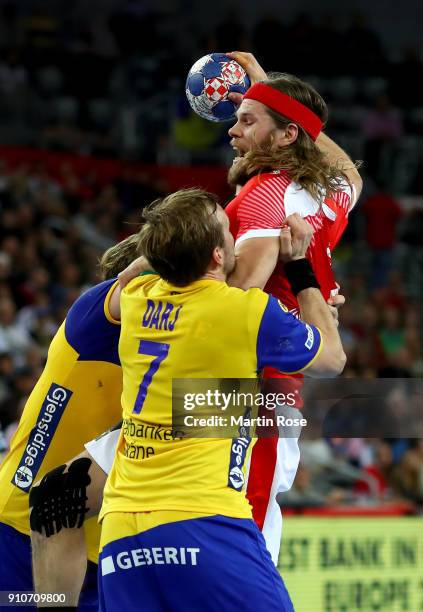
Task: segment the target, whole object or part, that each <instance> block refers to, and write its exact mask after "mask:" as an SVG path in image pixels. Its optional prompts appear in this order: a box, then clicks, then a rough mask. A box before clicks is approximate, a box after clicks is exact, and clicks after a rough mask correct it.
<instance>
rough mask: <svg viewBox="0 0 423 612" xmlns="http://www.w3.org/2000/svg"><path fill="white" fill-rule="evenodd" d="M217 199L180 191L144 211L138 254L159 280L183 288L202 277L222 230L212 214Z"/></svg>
mask: <svg viewBox="0 0 423 612" xmlns="http://www.w3.org/2000/svg"><path fill="white" fill-rule="evenodd" d="M217 205H218V200H217V197H216V196H215V195H213V194H211V193H207V192H206V191H203V190H201V189H181V190H180V191H176V192H175V193H172V194H171V195H169V196H167V197H165V198H163V199H159V200H155V201H154V202H153V203H152V204H151V205H150V206H149V207H147V208H146V209H144V210H143V217H144V219H145V224H144V225H143V226H142V228H141V230H140V232H139V243H138V251H139V253H142V254H143V255H144V256H145V257H146V258H147V259H148V261H149V262H150V264H151V266H152V268H153V269H154V270H155V271H156V272H157V273H158V274H160V276H161V277H162V278H164V279H165V280H167V281H169V282H171V283H172V284H174V285H178V286H184V285H188V284H189V283H191V282H193V281H195V280H198V279H199V278H201V276H203V275H204V274H205V272H206V270H207V267H208V265H209V263H210V259H211V257H212V253H213V250H214V249H215V247H216V246H220V247H223V245H224V237H223V230H222V227H221V225H220V223H219V221H218V219H217V217H216V215H215V214H214V213H215V212H216V208H217Z"/></svg>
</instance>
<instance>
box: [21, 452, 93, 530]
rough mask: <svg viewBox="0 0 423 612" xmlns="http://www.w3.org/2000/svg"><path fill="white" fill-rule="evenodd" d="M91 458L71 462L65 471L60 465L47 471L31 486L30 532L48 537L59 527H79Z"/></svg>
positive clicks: (84, 503) (82, 518)
mask: <svg viewBox="0 0 423 612" xmlns="http://www.w3.org/2000/svg"><path fill="white" fill-rule="evenodd" d="M90 466H91V459H87V458H81V459H76V460H75V461H73V462H72V463H71V464H70V466H69V468H68V471H67V472H64V470H65V468H66V466H65V465H61V466H59V467H57V468H55V469H54V470H52V471H51V472H48V473H47V474H46V475H45V476H44V478H43V479H42V480H41V482H40V484H39V485H37V486H35V487H33V488H32V489H31V493H30V495H29V505H30V508H31V514H30V524H31V529H32V531H38V533H41V534H42V533H43V529H44V530H45V535H46V537H50V536H52V535H54V534H56V533H59V531H61V530H62V528H65V529H69V528H73V527H78V528H80V527H82V525H83V523H84V518H85V515H86V513H87V512H88V510H89V508H88V507H87V505H86V501H87V486H88V485H89V484H90V482H91V478H90V477H89V475H88V471H89V469H90Z"/></svg>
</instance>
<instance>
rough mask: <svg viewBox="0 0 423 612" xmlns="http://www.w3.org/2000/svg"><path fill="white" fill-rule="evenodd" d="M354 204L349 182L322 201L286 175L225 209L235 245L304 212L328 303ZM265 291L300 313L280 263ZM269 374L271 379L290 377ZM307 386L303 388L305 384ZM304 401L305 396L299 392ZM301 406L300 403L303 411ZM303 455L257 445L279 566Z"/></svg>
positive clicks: (271, 444)
mask: <svg viewBox="0 0 423 612" xmlns="http://www.w3.org/2000/svg"><path fill="white" fill-rule="evenodd" d="M353 205H354V193H353V189H352V188H351V187H350V185H349V184H348V183H345V185H344V186H343V188H342V189H341V190H340V191H339V192H337V193H336V194H334V196H333V197H332V198H328V197H322V200H321V202H318V201H316V200H315V199H314V198H313V197H312V196H311V195H310V194H309V192H308V191H306V190H305V189H302V188H301V187H300V186H299V185H298V184H296V183H294V182H293V181H292V180H291V179H290V178H289V176H288V174H287V173H286V172H285V171H276V172H272V173H266V174H261V175H257V176H255V177H253V178H251V179H250V180H249V181H248V182H247V183H246V184H245V185H244V187H243V188H242V189H241V191H240V192H239V194H238V195H237V196H236V197H235V198H234V199H233V200H232V201H231V202H230V203H229V204H228V206H227V207H226V209H225V212H226V214H227V215H228V217H229V221H230V228H231V232H232V235H233V236H234V239H235V245H237V244H239V243H240V242H242V241H243V240H248V239H250V238H262V237H266V236H279V235H280V232H281V226H282V224H283V222H284V221H285V219H286V217H288V216H289V215H291V214H292V213H298V214H299V215H301V217H303V218H304V219H305V220H306V221H308V222H309V223H310V224H311V225H312V226H313V228H314V234H313V236H312V240H311V243H310V247H309V249H308V251H307V258H308V259H309V261H310V263H311V264H312V266H313V270H314V273H315V275H316V278H317V280H318V281H319V284H320V288H321V291H322V294H323V296H324V298H325V299H326V300H327V299H328V298H329V297H331V295H335V294H336V293H337V287H336V283H335V278H334V275H333V272H332V265H331V250H332V249H333V248H335V246H336V244H337V243H338V240H339V239H340V237H341V235H342V233H343V231H344V229H345V227H346V225H347V222H348V213H349V211H350V210H351V208H352V207H353ZM264 290H265V291H266V292H267V293H271V294H272V295H274V296H275V297H277V298H279V299H280V300H281V302H283V303H284V304H285V305H286V306H287V307H288V309H289V310H291V311H293V312H294V313H298V302H297V299H296V297H295V296H294V294H293V293H292V291H291V286H290V284H289V282H288V279H287V278H286V276H285V272H284V268H283V264H281V263H278V264H277V265H276V268H275V270H274V272H273V274H272V275H271V277H270V278H269V281H268V283H267V285H266V286H265V288H264ZM266 370H269V371H266V372H265V376H266V377H268V378H273V377H278V376H284V375H282V374H280V373H278V372H277V371H276V370H272V371H270V368H269V369H267V368H266ZM300 386H301V384H300ZM298 397H299V398H300V396H299V392H298ZM300 406H301V402H300V401H299V402H298V403H297V407H300ZM299 458H300V452H299V448H298V439H297V438H289V437H287V438H279V439H278V438H259V439H258V440H257V443H256V445H255V446H254V449H253V452H252V455H251V460H250V466H249V478H248V486H247V497H248V499H249V501H250V504H251V506H252V509H253V517H254V520H255V521H256V523H257V525H258V526H259V527H260V528H261V530H262V532H263V535H264V537H265V540H266V545H267V548H268V550H269V552H270V553H271V555H272V558H273V561H274V562H275V563H277V559H278V554H279V547H280V541H281V532H282V516H281V512H280V508H279V506H278V504H277V502H276V495H277V494H278V493H279V492H281V491H287V490H289V489H290V488H291V486H292V483H293V481H294V478H295V474H296V471H297V467H298V462H299Z"/></svg>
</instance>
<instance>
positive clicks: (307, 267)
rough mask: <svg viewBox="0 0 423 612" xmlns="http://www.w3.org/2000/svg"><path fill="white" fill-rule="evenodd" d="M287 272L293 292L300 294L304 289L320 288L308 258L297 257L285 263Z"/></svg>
mask: <svg viewBox="0 0 423 612" xmlns="http://www.w3.org/2000/svg"><path fill="white" fill-rule="evenodd" d="M285 274H286V277H287V279H288V280H289V283H290V285H291V289H292V293H293V294H294V295H298V294H299V293H300V291H302V290H303V289H310V288H311V287H315V288H316V289H320V285H319V283H318V282H317V278H316V277H315V276H314V272H313V268H312V267H311V264H310V262H309V261H308V259H297V260H295V261H288V263H286V264H285Z"/></svg>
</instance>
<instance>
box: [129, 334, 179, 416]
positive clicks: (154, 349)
mask: <svg viewBox="0 0 423 612" xmlns="http://www.w3.org/2000/svg"><path fill="white" fill-rule="evenodd" d="M169 347H170V344H165V343H164V342H152V341H150V340H141V341H140V345H139V347H138V353H139V354H140V355H150V356H151V357H155V359H153V361H152V362H151V363H150V367H149V368H148V370H147V372H146V373H145V374H144V377H143V379H142V381H141V384H140V388H139V390H138V395H137V399H136V400H135V406H134V409H133V411H132V412H133V413H134V414H139V413H140V412H141V410H142V407H143V405H144V402H145V398H146V397H147V391H148V387H149V385H150V383H151V381H152V380H153V376H154V374H155V373H156V372H157V370H158V369H159V367H160V364H161V363H162V361H164V360H165V359H166V357H167V356H168V353H169Z"/></svg>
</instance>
